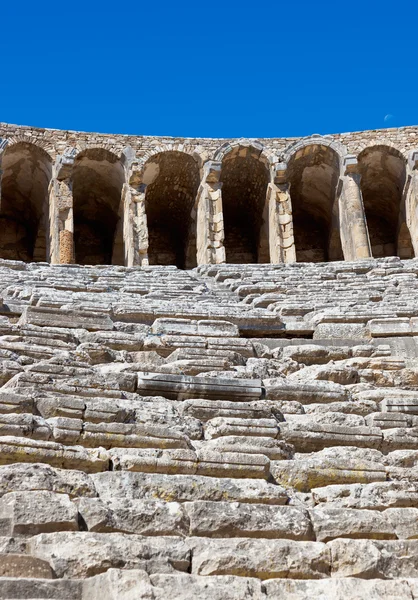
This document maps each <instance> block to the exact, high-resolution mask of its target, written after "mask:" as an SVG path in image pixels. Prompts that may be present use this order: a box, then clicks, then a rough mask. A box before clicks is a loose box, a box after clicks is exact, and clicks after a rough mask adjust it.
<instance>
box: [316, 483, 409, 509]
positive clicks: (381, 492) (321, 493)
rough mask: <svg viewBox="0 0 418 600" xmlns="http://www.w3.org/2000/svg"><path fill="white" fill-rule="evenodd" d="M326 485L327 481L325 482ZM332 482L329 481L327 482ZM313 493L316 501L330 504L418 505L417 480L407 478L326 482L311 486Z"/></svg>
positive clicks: (332, 505)
mask: <svg viewBox="0 0 418 600" xmlns="http://www.w3.org/2000/svg"><path fill="white" fill-rule="evenodd" d="M324 483H325V485H326V483H327V482H324ZM329 483H331V481H330V482H329ZM312 497H313V500H314V502H315V503H316V504H317V505H318V504H321V503H326V504H327V505H329V506H330V507H332V508H334V507H335V508H344V509H346V508H347V509H348V508H361V509H367V508H369V509H374V510H384V509H385V508H398V507H414V508H418V489H417V486H416V483H410V482H408V481H384V480H383V479H382V480H381V481H376V482H370V483H364V484H362V483H354V484H348V485H326V487H317V488H314V489H312Z"/></svg>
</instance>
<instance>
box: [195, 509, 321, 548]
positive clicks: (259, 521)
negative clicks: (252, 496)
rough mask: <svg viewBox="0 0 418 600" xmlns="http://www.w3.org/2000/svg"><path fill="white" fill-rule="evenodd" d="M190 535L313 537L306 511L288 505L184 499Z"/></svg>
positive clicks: (299, 538) (305, 538) (218, 536)
mask: <svg viewBox="0 0 418 600" xmlns="http://www.w3.org/2000/svg"><path fill="white" fill-rule="evenodd" d="M184 507H185V511H186V514H187V516H188V517H189V519H190V535H193V536H200V537H214V538H230V537H246V538H249V537H254V538H280V539H291V540H305V541H308V540H313V539H314V536H313V531H312V525H311V521H310V519H309V514H308V513H307V512H306V511H304V510H301V509H299V508H295V507H292V506H267V505H265V504H239V503H237V502H186V503H185V505H184Z"/></svg>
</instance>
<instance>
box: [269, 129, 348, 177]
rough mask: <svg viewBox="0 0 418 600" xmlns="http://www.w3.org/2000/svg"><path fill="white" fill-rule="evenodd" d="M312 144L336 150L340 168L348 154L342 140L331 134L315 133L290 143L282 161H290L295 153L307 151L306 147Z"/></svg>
mask: <svg viewBox="0 0 418 600" xmlns="http://www.w3.org/2000/svg"><path fill="white" fill-rule="evenodd" d="M311 146H313V147H314V148H315V147H316V146H322V147H323V148H329V149H330V150H332V151H334V152H335V154H336V155H337V157H338V166H339V168H340V169H341V165H342V162H343V159H344V157H345V156H347V154H348V150H347V148H346V147H345V146H344V145H343V144H341V142H338V141H336V140H334V139H333V138H332V137H331V136H326V135H319V134H314V135H311V136H309V137H306V138H302V139H300V140H297V141H295V142H292V143H291V144H289V146H288V147H287V148H286V150H285V151H284V152H283V155H282V156H281V162H284V163H289V162H290V160H291V159H292V158H293V157H294V156H295V155H298V154H299V152H304V151H305V152H306V148H309V147H311Z"/></svg>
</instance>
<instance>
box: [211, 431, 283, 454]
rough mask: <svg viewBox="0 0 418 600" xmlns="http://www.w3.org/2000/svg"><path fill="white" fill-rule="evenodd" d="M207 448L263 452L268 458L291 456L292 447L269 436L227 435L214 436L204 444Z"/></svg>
mask: <svg viewBox="0 0 418 600" xmlns="http://www.w3.org/2000/svg"><path fill="white" fill-rule="evenodd" d="M204 448H206V449H207V450H215V451H217V452H239V453H244V454H264V455H265V456H267V457H268V458H269V459H270V460H286V459H290V458H293V454H294V448H293V446H291V445H290V444H286V443H285V442H283V441H281V440H276V439H274V438H271V437H257V436H242V435H235V436H234V435H229V436H224V437H219V438H215V439H213V440H211V441H209V442H206V443H205V444H204Z"/></svg>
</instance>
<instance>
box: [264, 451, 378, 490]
mask: <svg viewBox="0 0 418 600" xmlns="http://www.w3.org/2000/svg"><path fill="white" fill-rule="evenodd" d="M270 470H271V474H272V475H273V477H274V479H275V481H277V483H279V484H280V485H283V486H284V487H285V488H290V487H293V488H295V489H296V490H299V491H301V492H309V491H310V490H311V489H312V488H318V487H320V486H331V485H333V484H351V483H369V482H373V481H385V480H386V470H385V467H384V466H383V465H381V464H379V463H375V462H372V461H366V460H356V459H349V458H346V459H345V460H344V459H338V458H336V459H332V458H331V457H320V456H319V457H318V458H310V457H308V458H306V459H304V460H281V461H272V462H271V465H270Z"/></svg>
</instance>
